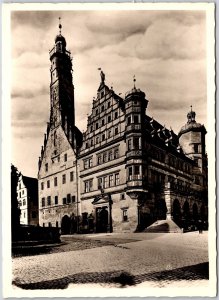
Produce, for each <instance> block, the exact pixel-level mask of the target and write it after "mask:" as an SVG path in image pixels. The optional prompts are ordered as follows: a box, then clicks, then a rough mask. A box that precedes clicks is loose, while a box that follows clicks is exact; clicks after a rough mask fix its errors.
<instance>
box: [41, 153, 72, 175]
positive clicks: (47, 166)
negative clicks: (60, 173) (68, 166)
mask: <svg viewBox="0 0 219 300" xmlns="http://www.w3.org/2000/svg"><path fill="white" fill-rule="evenodd" d="M54 154H55V155H56V150H55V153H54ZM57 159H58V162H59V161H60V156H58V157H57ZM67 160H68V155H67V153H65V154H64V162H66V161H67ZM52 162H54V160H52ZM48 170H49V165H48V163H46V164H45V172H48Z"/></svg>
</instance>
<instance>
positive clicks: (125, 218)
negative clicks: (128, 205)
mask: <svg viewBox="0 0 219 300" xmlns="http://www.w3.org/2000/svg"><path fill="white" fill-rule="evenodd" d="M82 218H83V214H82ZM122 221H123V222H128V209H122ZM45 225H46V224H45V223H43V227H45ZM48 227H52V223H51V222H48ZM56 227H59V222H58V221H56Z"/></svg>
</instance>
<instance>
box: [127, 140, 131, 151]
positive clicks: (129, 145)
mask: <svg viewBox="0 0 219 300" xmlns="http://www.w3.org/2000/svg"><path fill="white" fill-rule="evenodd" d="M131 147H132V140H131V139H129V140H128V150H131Z"/></svg>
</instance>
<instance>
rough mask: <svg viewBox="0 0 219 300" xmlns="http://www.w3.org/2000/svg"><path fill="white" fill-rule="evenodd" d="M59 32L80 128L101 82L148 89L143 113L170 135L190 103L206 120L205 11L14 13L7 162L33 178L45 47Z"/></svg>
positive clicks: (41, 125) (46, 77)
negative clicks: (67, 53) (9, 155)
mask: <svg viewBox="0 0 219 300" xmlns="http://www.w3.org/2000/svg"><path fill="white" fill-rule="evenodd" d="M59 17H61V23H62V35H63V36H64V37H65V39H66V42H67V50H69V51H70V52H71V54H72V57H73V70H74V72H73V83H74V86H75V115H76V126H77V127H78V128H79V129H80V130H81V131H85V130H86V127H87V116H88V115H89V114H90V113H91V108H92V100H93V97H95V96H96V94H97V89H98V87H99V83H100V74H99V71H98V68H100V67H101V68H102V70H103V72H104V73H105V76H106V81H105V82H106V84H107V85H108V86H109V87H111V86H113V89H114V91H115V92H116V93H117V94H119V93H122V95H121V96H122V97H124V95H125V93H126V92H127V91H129V90H130V89H131V88H132V87H133V76H134V75H135V78H136V87H137V88H140V89H141V90H142V91H144V92H145V93H146V98H147V99H148V100H149V104H148V108H147V114H148V115H149V116H151V117H153V118H154V119H156V120H157V121H158V122H160V123H161V124H163V125H165V126H166V127H167V128H170V127H171V128H172V129H173V130H174V131H175V132H176V133H178V132H179V130H180V128H181V127H182V126H183V125H184V124H185V123H186V121H187V118H186V115H187V113H188V111H189V110H190V105H192V106H193V110H194V111H195V112H196V121H197V122H199V123H201V124H205V125H206V124H207V116H206V110H207V88H206V17H205V12H204V11H153V10H150V11H146V10H144V11H140V10H136V11H14V12H12V14H11V41H12V87H11V124H12V163H13V164H14V165H15V166H16V167H17V168H18V169H19V171H21V173H22V174H23V175H26V176H31V177H37V172H38V157H39V155H40V152H41V145H42V144H43V140H44V133H45V132H46V123H47V122H48V121H49V108H50V95H49V93H50V88H49V85H50V60H49V50H50V49H52V48H53V46H54V39H55V36H56V35H57V34H58V32H59V29H58V24H59V20H58V18H59Z"/></svg>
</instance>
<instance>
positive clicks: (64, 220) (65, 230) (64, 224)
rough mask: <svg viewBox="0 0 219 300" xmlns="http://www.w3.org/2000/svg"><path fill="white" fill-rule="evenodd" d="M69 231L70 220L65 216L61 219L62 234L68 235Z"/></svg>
mask: <svg viewBox="0 0 219 300" xmlns="http://www.w3.org/2000/svg"><path fill="white" fill-rule="evenodd" d="M70 229H71V220H70V218H69V217H68V216H67V215H65V216H64V217H63V218H62V223H61V231H62V234H70Z"/></svg>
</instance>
